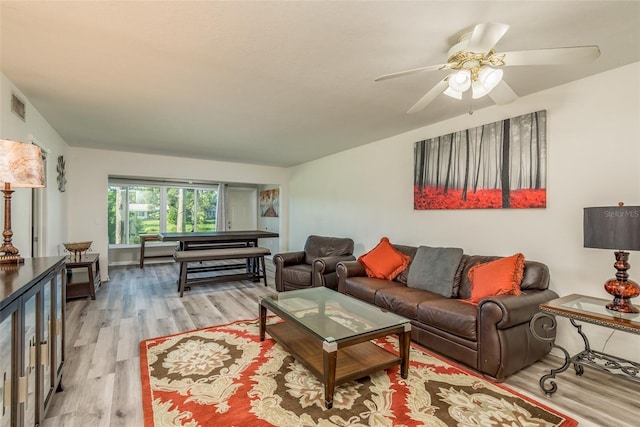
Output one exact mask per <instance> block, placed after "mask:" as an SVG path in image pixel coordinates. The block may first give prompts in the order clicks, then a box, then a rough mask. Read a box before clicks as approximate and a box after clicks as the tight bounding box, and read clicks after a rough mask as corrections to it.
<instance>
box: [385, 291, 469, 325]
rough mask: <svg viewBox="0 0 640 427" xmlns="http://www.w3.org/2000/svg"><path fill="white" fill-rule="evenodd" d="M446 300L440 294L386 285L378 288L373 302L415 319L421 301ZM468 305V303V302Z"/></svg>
mask: <svg viewBox="0 0 640 427" xmlns="http://www.w3.org/2000/svg"><path fill="white" fill-rule="evenodd" d="M429 300H434V301H440V300H446V298H445V297H443V296H442V295H438V294H435V293H433V292H429V291H425V290H423V289H418V288H409V287H407V286H402V285H401V286H396V287H386V288H381V289H378V291H377V292H376V296H375V301H374V302H375V304H376V305H377V306H378V307H382V308H385V309H387V310H389V311H391V312H393V313H396V314H399V315H400V316H404V317H407V318H409V319H415V318H416V313H417V311H418V305H419V304H420V303H421V302H423V301H429ZM468 305H469V304H468Z"/></svg>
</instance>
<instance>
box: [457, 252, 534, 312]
mask: <svg viewBox="0 0 640 427" xmlns="http://www.w3.org/2000/svg"><path fill="white" fill-rule="evenodd" d="M523 271H524V255H522V254H520V253H518V254H515V255H512V256H510V257H505V258H500V259H497V260H495V261H491V262H487V263H483V264H477V265H475V266H473V267H472V268H471V269H469V280H470V281H471V297H470V298H469V301H471V302H474V303H477V302H480V300H481V299H482V298H485V297H489V296H494V295H505V294H511V295H520V293H521V292H520V283H521V282H522V274H523Z"/></svg>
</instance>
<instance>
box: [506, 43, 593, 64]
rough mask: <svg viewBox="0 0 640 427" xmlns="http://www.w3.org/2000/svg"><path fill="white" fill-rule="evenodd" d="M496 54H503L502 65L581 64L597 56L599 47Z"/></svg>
mask: <svg viewBox="0 0 640 427" xmlns="http://www.w3.org/2000/svg"><path fill="white" fill-rule="evenodd" d="M497 55H504V65H506V66H512V65H554V64H582V63H587V62H591V61H593V60H595V59H596V58H597V57H599V56H600V48H599V47H598V46H575V47H560V48H551V49H536V50H521V51H516V52H502V53H499V54H497Z"/></svg>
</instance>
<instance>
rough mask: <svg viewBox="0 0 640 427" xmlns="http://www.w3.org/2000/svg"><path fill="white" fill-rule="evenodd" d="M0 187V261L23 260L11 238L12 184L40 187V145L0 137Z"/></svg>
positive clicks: (41, 167)
mask: <svg viewBox="0 0 640 427" xmlns="http://www.w3.org/2000/svg"><path fill="white" fill-rule="evenodd" d="M0 186H2V188H1V189H0V191H2V192H3V193H4V231H3V232H2V237H3V239H4V242H3V245H2V247H0V264H5V263H11V264H19V263H22V262H24V258H22V257H21V256H20V251H19V250H18V248H16V247H15V246H13V243H12V242H11V240H12V237H13V231H11V196H12V195H13V190H12V189H11V188H12V187H30V188H36V187H44V164H43V162H42V153H41V151H40V147H38V146H37V145H33V144H25V143H24V142H17V141H10V140H7V139H0Z"/></svg>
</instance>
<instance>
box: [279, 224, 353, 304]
mask: <svg viewBox="0 0 640 427" xmlns="http://www.w3.org/2000/svg"><path fill="white" fill-rule="evenodd" d="M352 254H353V240H352V239H349V238H348V237H325V236H314V235H312V236H309V237H308V238H307V240H306V242H305V244H304V250H302V251H297V252H285V253H280V254H276V255H274V256H273V264H274V265H275V267H276V275H275V281H276V290H277V291H279V292H283V291H290V290H293V289H304V288H310V287H317V286H324V287H327V288H331V289H333V290H337V289H338V276H337V275H336V264H338V262H340V261H351V260H355V257H354V256H353V255H352Z"/></svg>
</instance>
